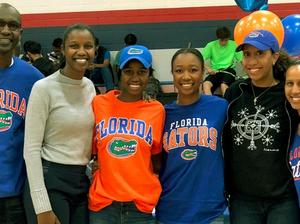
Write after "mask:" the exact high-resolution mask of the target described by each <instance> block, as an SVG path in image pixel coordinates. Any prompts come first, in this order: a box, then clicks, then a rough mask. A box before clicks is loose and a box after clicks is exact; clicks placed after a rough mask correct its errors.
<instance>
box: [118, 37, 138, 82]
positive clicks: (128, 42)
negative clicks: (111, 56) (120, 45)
mask: <svg viewBox="0 0 300 224" xmlns="http://www.w3.org/2000/svg"><path fill="white" fill-rule="evenodd" d="M136 43H137V37H136V35H135V34H133V33H128V34H126V36H125V37H124V45H125V47H127V46H131V45H135V44H136ZM120 54H121V51H118V53H117V54H116V58H115V71H116V73H117V74H120V72H119V69H120ZM118 79H120V77H118Z"/></svg>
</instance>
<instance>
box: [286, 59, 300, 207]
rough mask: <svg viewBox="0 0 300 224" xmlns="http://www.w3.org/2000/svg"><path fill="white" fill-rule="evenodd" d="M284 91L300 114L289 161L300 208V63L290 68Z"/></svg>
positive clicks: (299, 114)
mask: <svg viewBox="0 0 300 224" xmlns="http://www.w3.org/2000/svg"><path fill="white" fill-rule="evenodd" d="M284 90H285V96H286V98H287V100H288V101H289V103H290V104H291V106H292V108H293V109H295V110H297V112H298V119H297V120H294V121H293V122H295V123H296V124H297V131H296V133H295V137H294V141H293V143H292V145H291V148H290V156H289V159H290V165H291V168H292V174H293V177H294V183H295V186H296V190H297V193H298V205H299V208H300V123H299V117H300V61H296V62H294V63H292V64H291V65H290V66H289V67H288V69H287V71H286V75H285V86H284Z"/></svg>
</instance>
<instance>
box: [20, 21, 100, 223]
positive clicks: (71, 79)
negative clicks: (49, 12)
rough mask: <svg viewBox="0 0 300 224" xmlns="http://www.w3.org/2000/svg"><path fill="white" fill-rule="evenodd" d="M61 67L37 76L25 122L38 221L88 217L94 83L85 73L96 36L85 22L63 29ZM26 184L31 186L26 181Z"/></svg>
mask: <svg viewBox="0 0 300 224" xmlns="http://www.w3.org/2000/svg"><path fill="white" fill-rule="evenodd" d="M63 53H64V55H65V58H66V65H65V67H64V68H63V69H61V70H58V71H57V72H55V73H54V74H52V75H50V76H48V77H46V78H44V79H42V80H40V81H38V82H36V84H35V85H34V86H33V89H32V92H31V94H30V99H29V103H28V111H27V115H26V122H25V145H24V158H25V162H26V168H27V173H28V182H29V187H30V194H31V198H32V202H33V206H34V210H35V214H36V216H34V217H27V218H28V223H30V224H34V223H36V219H37V223H38V224H83V223H88V207H87V206H88V200H87V194H88V189H89V180H88V177H87V176H86V174H85V171H86V165H87V163H88V162H89V160H90V155H91V146H92V136H93V127H94V115H93V110H92V105H91V103H92V99H93V97H94V96H95V89H94V85H93V83H92V82H91V81H90V80H89V79H87V78H85V77H83V76H84V73H85V71H86V69H88V67H89V65H90V63H92V62H93V59H94V55H95V36H94V33H93V32H92V30H91V29H90V27H88V26H86V25H83V24H74V25H72V26H69V27H68V28H67V29H66V30H65V33H64V38H63ZM27 188H28V186H27Z"/></svg>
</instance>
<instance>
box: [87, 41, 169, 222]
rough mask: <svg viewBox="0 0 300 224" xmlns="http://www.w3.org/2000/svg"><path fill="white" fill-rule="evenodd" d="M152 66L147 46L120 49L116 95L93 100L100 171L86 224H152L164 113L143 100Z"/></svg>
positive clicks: (156, 104) (157, 190) (153, 102)
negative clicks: (119, 73)
mask: <svg viewBox="0 0 300 224" xmlns="http://www.w3.org/2000/svg"><path fill="white" fill-rule="evenodd" d="M151 65H152V56H151V53H150V51H149V50H148V49H147V48H146V47H144V46H141V45H133V46H129V47H126V48H124V49H123V50H122V53H121V55H120V72H121V76H120V77H121V79H120V90H114V91H110V92H108V93H107V94H104V95H97V96H96V97H95V99H94V101H93V109H94V113H95V123H96V124H95V130H94V133H95V137H94V145H95V150H94V154H97V156H98V164H99V169H98V170H97V171H96V172H95V174H94V176H93V182H92V185H91V187H90V192H89V209H90V224H98V223H101V224H119V223H123V224H141V223H143V224H155V219H154V217H153V216H152V213H151V212H152V210H153V209H154V207H155V205H156V203H157V201H158V198H159V195H160V193H161V185H160V183H159V180H158V177H157V176H156V175H155V172H158V169H159V165H160V158H161V157H160V152H161V137H162V129H163V124H164V117H165V112H164V108H163V106H162V105H161V104H160V103H159V102H158V101H155V100H151V101H144V100H143V91H144V89H145V88H146V85H147V81H148V78H149V73H150V70H151V69H152V66H151Z"/></svg>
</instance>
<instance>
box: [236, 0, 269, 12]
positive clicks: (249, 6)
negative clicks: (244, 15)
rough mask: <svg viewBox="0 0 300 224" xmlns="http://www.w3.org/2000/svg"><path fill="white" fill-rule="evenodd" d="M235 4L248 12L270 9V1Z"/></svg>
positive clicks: (249, 0) (242, 1)
mask: <svg viewBox="0 0 300 224" xmlns="http://www.w3.org/2000/svg"><path fill="white" fill-rule="evenodd" d="M235 2H236V4H237V5H238V6H239V7H240V8H241V9H243V10H244V11H246V12H253V11H255V10H266V9H268V0H235Z"/></svg>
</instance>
